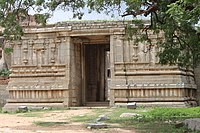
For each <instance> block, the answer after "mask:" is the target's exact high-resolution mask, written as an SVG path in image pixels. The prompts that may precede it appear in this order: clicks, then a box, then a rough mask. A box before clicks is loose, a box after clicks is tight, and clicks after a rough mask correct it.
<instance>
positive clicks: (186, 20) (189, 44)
mask: <svg viewBox="0 0 200 133" xmlns="http://www.w3.org/2000/svg"><path fill="white" fill-rule="evenodd" d="M153 3H156V4H155V5H156V10H151V11H147V12H143V11H144V10H148V9H150V8H147V7H148V6H149V7H151V5H152V4H153ZM123 5H126V7H125V8H126V11H127V12H129V13H130V15H131V14H132V15H133V14H134V13H135V15H133V16H137V15H140V12H143V13H141V14H144V16H147V17H149V18H150V25H149V26H144V25H142V23H140V22H139V21H135V20H134V21H133V24H134V25H135V26H136V27H137V28H138V29H136V28H133V29H132V31H131V28H130V27H127V33H129V35H128V38H129V39H130V38H131V39H132V35H133V36H134V37H135V38H133V39H134V40H135V43H136V44H138V42H148V43H147V45H149V46H151V45H152V44H151V42H152V40H151V39H150V37H149V36H150V34H149V33H148V31H150V32H153V33H154V34H156V35H159V32H164V39H162V40H160V39H158V40H157V46H158V47H159V49H160V51H159V53H158V55H159V57H160V63H162V64H170V65H176V64H178V65H179V66H186V67H188V66H191V67H196V66H197V65H198V64H199V63H200V33H199V27H200V25H199V20H200V1H199V0H162V1H154V0H153V1H151V0H120V1H118V0H114V1H110V0H109V1H104V0H89V8H90V9H91V10H96V11H97V12H101V11H104V10H106V11H110V8H112V7H118V8H121V7H124V6H123ZM137 13H138V14H137ZM145 14H146V15H145Z"/></svg>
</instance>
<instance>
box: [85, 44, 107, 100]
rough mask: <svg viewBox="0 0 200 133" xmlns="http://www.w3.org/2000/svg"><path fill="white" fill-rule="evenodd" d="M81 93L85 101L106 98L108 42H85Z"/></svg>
mask: <svg viewBox="0 0 200 133" xmlns="http://www.w3.org/2000/svg"><path fill="white" fill-rule="evenodd" d="M83 47H84V56H83V57H84V59H83V61H84V63H83V64H84V66H83V69H82V70H83V80H84V81H83V82H84V84H83V87H84V89H83V91H84V92H83V93H85V95H84V97H83V98H84V101H85V103H88V102H105V101H107V100H108V82H107V80H108V75H109V74H108V73H109V63H108V62H109V61H108V60H109V59H108V58H109V56H108V53H109V44H108V45H107V44H85V45H83Z"/></svg>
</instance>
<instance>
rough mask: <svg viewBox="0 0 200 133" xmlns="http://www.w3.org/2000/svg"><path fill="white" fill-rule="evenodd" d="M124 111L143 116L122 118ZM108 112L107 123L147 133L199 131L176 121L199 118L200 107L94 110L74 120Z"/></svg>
mask: <svg viewBox="0 0 200 133" xmlns="http://www.w3.org/2000/svg"><path fill="white" fill-rule="evenodd" d="M122 113H138V114H141V115H142V116H138V117H126V118H121V117H120V115H121V114H122ZM101 114H106V115H107V116H108V117H109V118H110V120H108V121H106V122H107V123H117V124H120V125H121V126H122V127H127V128H134V129H136V131H137V132H145V133H148V132H149V133H199V132H194V131H193V132H192V131H190V130H188V129H187V127H184V126H180V127H177V126H176V125H177V124H176V122H182V121H183V120H184V119H186V118H199V117H200V107H195V108H137V109H135V110H134V109H127V108H113V109H109V110H108V109H103V110H93V113H91V114H87V115H83V116H75V117H73V118H72V121H79V122H84V123H88V122H91V121H94V120H96V118H97V117H98V116H99V115H101Z"/></svg>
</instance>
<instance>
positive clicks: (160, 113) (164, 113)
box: [143, 107, 200, 121]
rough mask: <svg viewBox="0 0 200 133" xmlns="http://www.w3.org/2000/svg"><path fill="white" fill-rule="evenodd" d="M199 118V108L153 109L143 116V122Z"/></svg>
mask: <svg viewBox="0 0 200 133" xmlns="http://www.w3.org/2000/svg"><path fill="white" fill-rule="evenodd" d="M194 117H195V118H200V107H195V108H155V109H152V110H151V111H149V112H147V113H145V114H144V118H143V120H149V121H151V120H159V121H166V120H177V119H185V118H194Z"/></svg>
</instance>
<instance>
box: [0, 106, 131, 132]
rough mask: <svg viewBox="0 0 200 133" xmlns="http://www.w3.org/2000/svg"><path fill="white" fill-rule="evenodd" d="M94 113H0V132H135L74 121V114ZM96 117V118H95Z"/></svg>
mask: <svg viewBox="0 0 200 133" xmlns="http://www.w3.org/2000/svg"><path fill="white" fill-rule="evenodd" d="M91 113H93V112H92V110H91V109H78V110H57V111H44V112H43V111H42V112H30V113H18V114H0V133H113V132H115V133H134V131H133V129H128V128H127V129H126V128H119V127H116V128H107V129H99V130H91V129H87V128H86V126H85V123H84V122H83V123H82V122H73V121H71V120H70V118H71V117H73V116H79V115H86V114H91ZM94 119H95V118H94ZM40 121H41V122H60V123H62V122H63V123H66V124H58V125H52V126H47V127H45V126H40V125H37V124H35V123H36V122H40Z"/></svg>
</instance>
